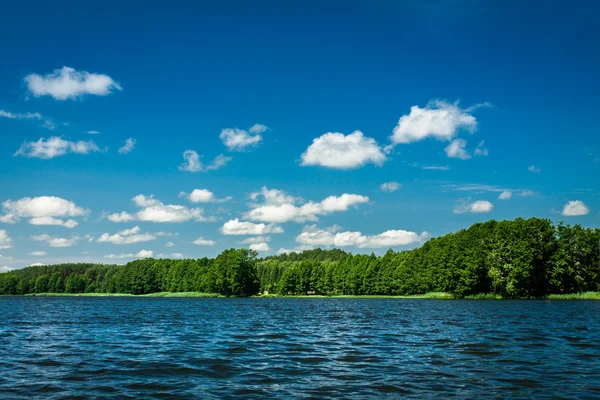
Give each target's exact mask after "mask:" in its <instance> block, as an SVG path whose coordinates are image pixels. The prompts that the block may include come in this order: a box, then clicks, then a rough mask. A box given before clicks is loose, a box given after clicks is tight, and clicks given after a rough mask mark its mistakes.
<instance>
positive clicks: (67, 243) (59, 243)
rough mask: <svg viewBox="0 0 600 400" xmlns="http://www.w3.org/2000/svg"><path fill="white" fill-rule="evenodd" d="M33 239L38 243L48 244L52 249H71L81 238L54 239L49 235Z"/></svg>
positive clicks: (33, 237)
mask: <svg viewBox="0 0 600 400" xmlns="http://www.w3.org/2000/svg"><path fill="white" fill-rule="evenodd" d="M31 239H32V240H36V241H38V242H46V243H47V244H48V245H49V246H50V247H71V246H73V245H74V244H75V243H76V242H77V240H79V238H77V237H72V238H70V239H68V238H61V237H54V236H50V235H47V234H43V235H38V236H32V237H31Z"/></svg>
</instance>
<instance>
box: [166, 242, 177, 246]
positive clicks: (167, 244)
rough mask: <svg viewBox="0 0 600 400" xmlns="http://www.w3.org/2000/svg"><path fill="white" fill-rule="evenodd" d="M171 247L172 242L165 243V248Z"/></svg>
mask: <svg viewBox="0 0 600 400" xmlns="http://www.w3.org/2000/svg"><path fill="white" fill-rule="evenodd" d="M173 246H175V243H173V242H167V243H165V247H173Z"/></svg>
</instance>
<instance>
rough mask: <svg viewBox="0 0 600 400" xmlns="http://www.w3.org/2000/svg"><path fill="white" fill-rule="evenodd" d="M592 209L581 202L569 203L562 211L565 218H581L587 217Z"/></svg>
mask: <svg viewBox="0 0 600 400" xmlns="http://www.w3.org/2000/svg"><path fill="white" fill-rule="evenodd" d="M589 212H590V209H589V208H588V207H587V206H586V205H585V204H584V203H583V201H581V200H573V201H569V202H568V203H567V204H565V206H564V207H563V210H562V215H564V216H565V217H579V216H582V215H587V214H588V213H589Z"/></svg>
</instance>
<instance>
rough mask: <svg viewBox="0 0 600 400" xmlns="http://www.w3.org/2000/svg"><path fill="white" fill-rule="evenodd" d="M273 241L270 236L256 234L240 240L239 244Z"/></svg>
mask: <svg viewBox="0 0 600 400" xmlns="http://www.w3.org/2000/svg"><path fill="white" fill-rule="evenodd" d="M270 241H271V238H270V237H269V236H254V237H249V238H246V239H244V240H241V241H239V242H238V243H239V244H257V243H268V242H270Z"/></svg>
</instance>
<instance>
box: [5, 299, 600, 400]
mask: <svg viewBox="0 0 600 400" xmlns="http://www.w3.org/2000/svg"><path fill="white" fill-rule="evenodd" d="M71 396H81V397H86V398H90V397H100V398H106V397H109V398H110V397H112V398H126V397H131V398H148V397H153V398H202V399H204V398H230V397H239V398H271V397H273V398H291V397H306V398H311V397H312V398H330V397H343V398H367V397H372V398H399V397H401V398H407V397H418V398H423V397H425V398H432V397H438V398H448V397H456V398H500V397H501V398H507V397H512V398H515V397H523V398H529V397H535V398H556V397H565V398H598V397H600V302H594V301H458V300H457V301H439V300H397V299H199V298H196V299H180V298H20V297H11V298H7V297H5V298H0V398H2V399H10V398H31V397H43V398H63V397H71Z"/></svg>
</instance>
